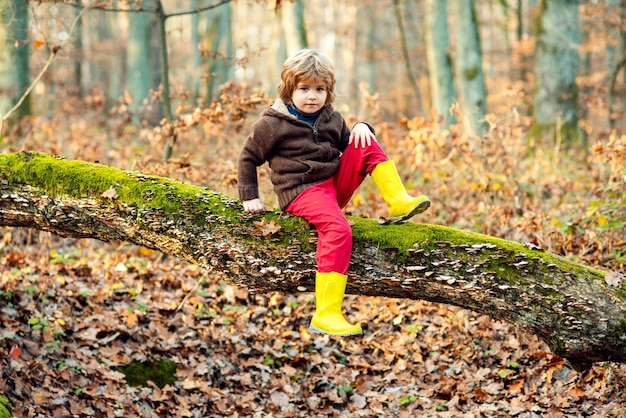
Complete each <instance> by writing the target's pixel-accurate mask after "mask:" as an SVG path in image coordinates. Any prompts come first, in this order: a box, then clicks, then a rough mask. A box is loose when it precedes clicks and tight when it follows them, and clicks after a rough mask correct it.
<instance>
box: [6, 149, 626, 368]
mask: <svg viewBox="0 0 626 418" xmlns="http://www.w3.org/2000/svg"><path fill="white" fill-rule="evenodd" d="M350 220H351V221H352V222H353V223H354V224H353V226H352V228H353V234H354V251H353V258H352V264H351V266H350V271H349V275H350V280H349V284H348V288H347V292H348V293H352V294H361V295H369V296H384V297H393V298H409V299H414V300H420V299H423V300H428V301H432V302H440V303H447V304H452V305H456V306H459V307H462V308H466V309H470V310H473V311H476V312H480V313H483V314H486V315H489V316H491V317H493V318H496V319H500V320H505V321H509V322H512V323H517V324H519V325H520V326H522V327H524V328H526V329H528V330H529V331H530V332H533V333H535V334H537V335H538V336H539V337H540V338H542V339H543V340H544V341H546V342H547V343H548V345H549V346H550V347H551V349H552V350H553V352H554V353H555V354H556V355H559V356H561V357H564V358H566V359H568V360H569V361H570V362H571V363H572V365H573V366H574V367H577V368H578V369H579V370H580V369H583V368H586V367H590V366H591V364H592V363H594V362H598V361H618V362H623V361H626V289H625V288H626V286H623V277H621V276H618V275H616V274H612V273H606V274H605V273H604V272H602V271H599V270H596V269H593V268H590V267H586V266H583V265H580V264H576V263H574V262H571V261H568V260H566V259H564V258H561V257H558V256H556V255H553V254H550V253H547V252H544V251H541V250H540V249H537V248H530V247H531V246H525V245H522V244H518V243H514V242H509V241H505V240H501V239H497V238H494V237H489V236H486V235H481V234H476V233H473V232H467V231H460V230H456V229H453V228H447V227H443V226H437V225H424V224H416V223H407V224H403V225H381V224H379V222H377V221H375V220H371V219H364V218H352V217H351V218H350ZM0 226H14V227H28V228H36V229H39V230H44V231H50V232H53V233H55V234H57V235H60V236H63V237H77V238H95V239H99V240H102V241H110V240H121V241H127V242H131V243H134V244H137V245H142V246H145V247H148V248H153V249H156V250H159V251H161V252H163V253H166V254H170V255H173V256H175V257H178V258H180V259H182V260H186V261H188V262H191V263H196V264H198V265H200V266H202V267H204V268H207V269H210V270H212V271H217V272H221V273H222V274H224V276H225V277H226V278H227V279H229V280H230V281H231V282H233V283H235V284H238V285H242V286H246V287H248V288H251V289H257V290H261V291H270V290H271V291H282V292H289V293H293V292H299V291H312V290H313V289H314V272H315V271H316V264H315V241H316V236H315V234H314V233H313V231H312V230H311V229H310V228H309V226H308V224H307V223H306V222H305V221H303V220H302V219H301V218H298V217H290V216H288V215H287V214H285V213H284V212H281V211H273V212H265V213H263V214H260V215H251V214H246V213H244V212H243V211H242V207H241V204H240V202H239V201H238V200H235V199H232V198H229V197H227V196H224V195H221V194H219V193H216V192H212V191H210V190H207V189H205V188H201V187H195V186H191V185H186V184H183V183H179V182H177V181H174V180H171V179H167V178H162V177H157V176H150V175H144V174H141V173H137V172H128V171H123V170H119V169H116V168H113V167H108V166H104V165H99V164H91V163H86V162H80V161H66V160H62V159H57V158H54V157H51V156H48V155H46V154H39V153H32V152H22V153H16V154H4V155H0Z"/></svg>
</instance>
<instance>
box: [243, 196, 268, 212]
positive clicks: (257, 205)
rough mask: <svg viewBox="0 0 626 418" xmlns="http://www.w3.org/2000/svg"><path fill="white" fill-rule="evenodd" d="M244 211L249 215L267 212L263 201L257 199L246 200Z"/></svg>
mask: <svg viewBox="0 0 626 418" xmlns="http://www.w3.org/2000/svg"><path fill="white" fill-rule="evenodd" d="M243 210H244V211H246V212H249V213H259V212H263V211H265V208H264V207H263V202H262V201H261V199H259V198H256V199H252V200H244V201H243Z"/></svg>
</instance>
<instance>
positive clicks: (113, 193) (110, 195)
mask: <svg viewBox="0 0 626 418" xmlns="http://www.w3.org/2000/svg"><path fill="white" fill-rule="evenodd" d="M101 196H102V197H104V198H105V199H113V200H115V199H117V198H118V197H119V196H118V194H117V192H116V191H115V189H114V188H113V186H111V187H109V189H108V190H107V191H106V192H104V193H102V195H101Z"/></svg>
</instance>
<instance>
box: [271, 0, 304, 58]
mask: <svg viewBox="0 0 626 418" xmlns="http://www.w3.org/2000/svg"><path fill="white" fill-rule="evenodd" d="M278 13H279V14H280V20H281V23H282V26H283V33H284V36H285V46H286V48H287V56H292V55H293V54H295V53H296V52H298V51H299V50H301V49H303V48H307V47H308V45H309V42H308V41H307V36H306V26H305V23H304V3H303V2H302V0H296V1H294V2H290V1H287V2H283V3H281V5H280V8H279V9H278Z"/></svg>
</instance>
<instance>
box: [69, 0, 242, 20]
mask: <svg viewBox="0 0 626 418" xmlns="http://www.w3.org/2000/svg"><path fill="white" fill-rule="evenodd" d="M232 1H233V0H222V1H220V2H219V3H215V4H211V5H209V6H204V7H198V8H197V9H193V10H185V11H183V12H176V13H170V14H166V15H165V19H166V20H167V19H169V18H170V17H174V16H185V15H192V14H195V13H202V12H206V11H207V10H212V9H215V8H217V7H220V6H222V5H224V4H228V3H232ZM70 5H71V6H73V7H75V8H78V9H80V8H82V7H83V6H82V5H81V4H79V3H71V4H70ZM97 9H98V10H100V11H103V12H117V13H156V12H157V8H154V9H148V8H144V9H118V8H105V7H98V8H97Z"/></svg>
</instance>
